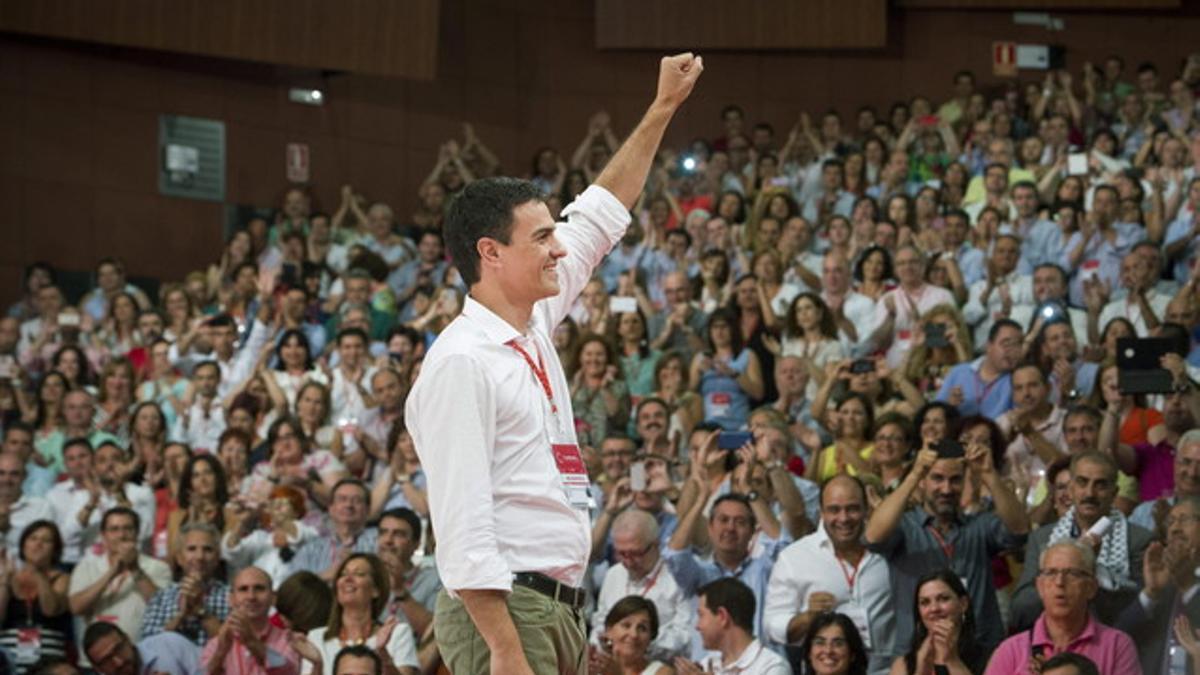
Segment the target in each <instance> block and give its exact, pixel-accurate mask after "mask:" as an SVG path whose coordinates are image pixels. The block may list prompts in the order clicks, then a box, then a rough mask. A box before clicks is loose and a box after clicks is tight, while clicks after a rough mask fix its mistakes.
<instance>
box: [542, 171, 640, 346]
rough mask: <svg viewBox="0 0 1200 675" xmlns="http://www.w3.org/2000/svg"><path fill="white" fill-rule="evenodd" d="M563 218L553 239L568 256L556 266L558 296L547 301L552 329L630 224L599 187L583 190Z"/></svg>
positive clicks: (622, 207)
mask: <svg viewBox="0 0 1200 675" xmlns="http://www.w3.org/2000/svg"><path fill="white" fill-rule="evenodd" d="M562 217H563V220H564V222H561V223H559V224H558V228H557V229H555V231H554V236H555V237H557V238H558V240H559V241H560V242H561V243H562V245H563V247H564V248H565V249H566V250H567V255H566V257H564V258H563V259H562V260H560V261H559V263H558V282H559V292H558V295H556V296H554V297H551V298H547V299H546V307H547V309H548V310H549V312H550V316H549V319H550V322H551V323H550V326H551V328H553V327H554V326H557V325H558V322H560V321H562V320H563V317H565V316H566V315H567V312H569V311H570V310H571V305H573V304H574V303H575V298H577V297H579V294H580V293H582V292H583V287H584V286H586V285H587V282H588V280H589V279H591V278H592V272H593V271H594V270H595V269H596V266H597V265H599V264H600V262H601V261H602V260H604V256H606V255H608V253H609V251H611V250H612V248H613V246H615V245H616V244H617V242H618V241H620V239H621V237H622V236H623V235H624V234H625V228H627V227H628V226H629V221H630V220H631V216H630V215H629V209H627V208H625V205H624V204H622V203H621V201H620V200H618V199H617V198H616V197H615V196H613V194H612V193H611V192H609V191H608V190H606V189H604V188H602V187H600V186H599V185H592V186H591V187H589V188H588V189H586V190H584V191H583V192H582V193H581V194H580V195H579V196H578V197H576V198H575V201H573V202H571V204H570V205H569V206H567V207H566V208H565V209H563V211H562Z"/></svg>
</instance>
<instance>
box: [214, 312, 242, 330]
mask: <svg viewBox="0 0 1200 675" xmlns="http://www.w3.org/2000/svg"><path fill="white" fill-rule="evenodd" d="M207 323H208V327H209V328H237V322H236V321H234V320H233V317H232V316H229V315H228V314H224V313H222V314H218V315H216V316H214V317H213V318H211V319H209V320H208V322H207Z"/></svg>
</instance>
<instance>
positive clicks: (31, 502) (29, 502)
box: [4, 494, 54, 561]
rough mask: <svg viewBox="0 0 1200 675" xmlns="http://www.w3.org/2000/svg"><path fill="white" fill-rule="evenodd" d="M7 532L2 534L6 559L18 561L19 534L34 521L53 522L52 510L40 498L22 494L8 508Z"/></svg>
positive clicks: (48, 503)
mask: <svg viewBox="0 0 1200 675" xmlns="http://www.w3.org/2000/svg"><path fill="white" fill-rule="evenodd" d="M8 509H9V510H8V532H5V533H4V546H5V548H6V549H7V551H8V559H9V560H12V561H17V560H20V559H21V558H20V556H19V555H18V554H19V553H20V552H21V533H22V532H24V531H25V528H26V527H28V526H29V524H30V523H32V522H33V521H35V520H50V521H53V520H54V509H53V508H52V507H51V506H50V502H48V501H47V500H46V499H44V498H42V497H33V496H30V495H26V494H23V495H21V498H20V499H18V500H17V501H15V502H13V503H12V504H11V505H10V506H9V507H8Z"/></svg>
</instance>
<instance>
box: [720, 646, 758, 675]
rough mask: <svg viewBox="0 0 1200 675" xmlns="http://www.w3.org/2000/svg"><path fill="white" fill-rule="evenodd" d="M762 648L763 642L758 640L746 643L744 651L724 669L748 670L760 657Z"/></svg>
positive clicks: (734, 670) (732, 670)
mask: <svg viewBox="0 0 1200 675" xmlns="http://www.w3.org/2000/svg"><path fill="white" fill-rule="evenodd" d="M762 650H763V646H762V644H761V643H760V642H759V641H758V640H752V641H751V642H750V644H748V645H746V648H745V649H743V650H742V653H741V655H739V656H738V658H737V661H734V662H733V663H731V664H729V665H728V666H725V667H724V670H726V671H727V672H735V673H736V672H742V671H744V670H746V669H747V668H749V667H750V664H752V663H754V661H755V660H756V659H757V658H758V655H759V654H760V653H762Z"/></svg>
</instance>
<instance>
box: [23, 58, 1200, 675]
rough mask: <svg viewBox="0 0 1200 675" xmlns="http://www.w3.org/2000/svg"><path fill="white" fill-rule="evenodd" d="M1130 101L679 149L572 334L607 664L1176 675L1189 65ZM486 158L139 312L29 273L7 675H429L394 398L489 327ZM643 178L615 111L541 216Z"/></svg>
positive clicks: (113, 279) (417, 556)
mask: <svg viewBox="0 0 1200 675" xmlns="http://www.w3.org/2000/svg"><path fill="white" fill-rule="evenodd" d="M1130 70H1131V69H1130V68H1128V67H1127V66H1126V64H1125V63H1124V62H1123V61H1122V59H1121V58H1119V57H1117V56H1113V57H1110V58H1108V59H1106V60H1105V62H1104V63H1103V64H1096V65H1093V64H1085V65H1084V67H1083V69H1082V71H1081V73H1080V74H1079V76H1078V78H1073V77H1072V75H1071V74H1070V73H1069V72H1067V71H1057V72H1052V73H1048V74H1047V75H1046V76H1045V78H1044V80H1041V81H1037V82H1029V83H1027V84H1023V85H1019V84H1016V83H1015V82H1014V83H1009V84H1007V85H1003V86H999V87H998V88H997V87H992V88H987V89H983V88H979V87H978V86H977V83H976V81H975V78H974V76H973V75H972V74H971V73H970V72H965V71H964V72H959V73H957V74H956V75H954V78H953V92H954V93H953V96H952V97H951V98H950V99H949V100H946V101H944V102H941V103H940V104H936V105H935V104H934V103H933V102H932V101H931V100H930V99H928V98H925V97H923V96H916V97H914V98H912V99H911V100H909V101H906V102H899V103H896V104H895V105H893V106H892V107H891V108H890V109H889V110H887V111H879V110H875V109H873V108H870V107H863V108H861V109H859V110H857V111H856V113H855V115H854V116H853V117H851V118H843V116H842V115H840V114H839V113H838V112H836V111H832V110H830V111H828V112H825V113H823V114H822V115H820V117H819V119H817V120H815V121H813V120H810V118H809V116H808V115H807V114H802V115H801V116H800V119H799V121H798V122H797V123H796V124H795V126H794V127H792V128H790V129H788V130H787V132H786V134H784V133H780V134H778V135H777V134H776V132H775V129H774V128H773V127H772V126H771V125H770V124H767V123H763V122H760V123H757V124H753V125H751V124H748V121H747V118H746V116H745V112H744V111H743V110H742V109H741V108H739V107H738V106H736V105H730V106H728V107H726V108H725V109H724V110H723V112H722V114H721V120H720V123H721V126H720V127H719V128H718V129H716V130H715V131H716V133H715V134H714V136H715V138H704V139H696V140H694V141H693V142H691V143H690V144H688V145H687V146H686V147H684V148H676V149H672V150H668V149H664V150H663V151H661V152H660V153H659V157H658V159H657V161H656V168H655V170H654V171H653V172H652V174H651V177H650V180H649V181H648V182H647V184H646V186H645V189H644V191H643V193H642V196H641V199H640V200H639V202H638V204H637V205H636V206H635V207H634V209H633V212H632V224H631V225H630V226H629V228H628V230H627V232H626V234H625V235H624V237H623V238H622V239H621V240H620V242H619V244H617V245H616V246H615V248H613V250H612V251H611V252H609V253H608V255H607V256H606V257H605V258H604V261H603V263H602V264H601V266H600V268H599V269H598V273H597V274H596V276H595V277H594V278H592V280H591V281H590V282H588V283H587V285H586V287H585V289H584V290H583V292H582V294H581V295H580V297H579V298H578V300H577V301H576V302H575V304H574V306H573V308H572V309H571V311H570V314H569V317H568V318H567V319H566V320H564V321H563V322H562V323H561V324H560V325H559V326H558V328H557V329H556V331H555V334H554V341H555V347H556V349H557V350H558V356H559V358H560V359H561V361H562V363H563V364H564V366H565V367H566V373H567V376H568V378H569V381H570V397H571V402H572V405H573V410H574V424H575V432H576V435H577V437H578V439H579V441H580V444H581V445H582V446H583V451H584V452H583V454H584V460H585V462H586V463H587V466H588V474H589V475H590V477H591V480H592V482H591V486H590V497H591V501H592V502H594V508H592V509H591V520H592V537H591V561H590V566H589V570H588V574H587V579H588V589H589V591H590V592H589V594H588V597H587V598H586V600H585V603H586V606H587V608H588V609H587V611H588V612H589V616H590V622H589V623H590V630H591V633H590V642H591V646H590V648H589V656H588V661H589V671H590V672H594V673H604V674H606V675H615V674H618V673H620V674H633V673H657V674H658V675H665V674H669V673H700V672H717V673H743V674H750V673H784V672H798V673H819V674H821V675H838V674H849V675H864V674H866V673H872V674H874V675H882V674H884V673H890V674H891V675H928V674H932V673H936V674H938V675H945V674H952V675H966V674H974V675H979V674H982V673H987V674H988V675H1008V674H1013V673H1022V674H1023V673H1027V672H1042V673H1046V674H1050V673H1054V674H1055V675H1067V674H1069V673H1075V674H1078V675H1088V674H1091V673H1103V674H1107V675H1130V674H1133V673H1146V674H1147V675H1150V674H1153V673H1162V674H1163V675H1177V674H1182V673H1190V672H1194V671H1193V670H1192V669H1193V668H1195V667H1197V666H1198V664H1200V632H1198V630H1197V629H1200V623H1197V622H1200V598H1198V597H1197V593H1196V591H1197V589H1200V584H1198V583H1197V569H1198V567H1200V390H1198V389H1197V382H1200V288H1198V287H1200V267H1198V266H1197V265H1196V264H1195V263H1196V260H1197V258H1198V257H1200V104H1198V103H1197V98H1196V97H1197V95H1198V94H1200V54H1197V55H1193V56H1192V57H1190V58H1188V59H1187V60H1186V61H1185V62H1184V63H1182V64H1180V67H1179V69H1178V71H1177V72H1173V73H1171V76H1170V77H1161V76H1160V73H1159V72H1158V70H1157V69H1156V68H1155V66H1154V65H1152V64H1148V63H1147V64H1142V65H1140V66H1138V67H1137V68H1136V70H1135V71H1134V72H1132V73H1130V72H1129V71H1130ZM1130 77H1132V80H1133V81H1132V82H1131V81H1128V80H1129V78H1130ZM714 126H716V125H714ZM463 135H464V137H463V139H461V141H460V140H454V141H449V142H447V143H446V144H445V145H444V146H443V147H442V149H441V152H440V154H439V158H438V162H437V164H436V166H435V167H433V170H432V171H431V172H430V174H429V176H428V178H427V179H426V180H425V181H424V183H423V184H422V185H421V186H420V189H419V196H420V206H419V208H418V209H417V211H416V212H415V213H413V214H412V215H411V216H410V217H407V218H404V217H399V216H398V215H397V214H396V213H395V212H394V210H393V209H392V208H390V207H389V206H388V205H387V204H385V203H383V202H379V201H374V202H372V201H370V200H369V199H367V198H365V197H364V196H363V195H360V194H358V193H357V192H356V191H355V190H354V189H353V188H352V187H351V186H346V187H344V188H343V189H342V192H341V201H340V204H338V205H337V208H336V209H335V210H333V212H332V213H326V212H322V211H320V210H317V209H316V208H314V205H313V203H312V200H311V198H310V196H309V194H308V193H307V192H306V191H305V190H303V189H300V188H292V189H289V190H288V191H287V192H286V195H285V196H284V198H283V200H282V203H281V204H280V206H279V209H278V211H277V215H276V217H275V218H274V220H273V221H270V220H268V219H261V218H255V219H252V220H250V221H249V222H248V223H246V224H245V226H244V228H241V229H238V230H237V231H236V232H235V233H234V234H233V236H232V237H230V239H229V240H228V242H227V244H226V246H225V248H224V250H223V251H220V252H219V254H214V257H215V258H216V262H214V263H213V264H212V265H211V266H209V267H208V268H207V269H204V270H196V271H193V272H190V273H188V274H186V275H185V276H183V278H181V279H171V280H163V283H162V284H161V286H160V287H158V288H157V289H149V288H139V287H138V286H137V285H135V284H133V283H131V282H130V280H129V279H127V278H126V274H125V269H124V266H123V264H122V262H121V261H120V260H119V259H117V258H115V257H109V258H104V259H102V260H100V261H99V262H98V264H97V265H96V267H95V274H94V285H93V287H92V288H90V289H88V290H87V292H86V293H85V294H84V295H82V296H81V297H70V298H68V297H67V294H66V293H65V289H64V288H62V287H60V285H59V283H58V279H57V276H58V275H57V270H56V269H55V266H54V264H53V262H52V261H51V262H37V263H33V264H30V265H29V266H28V268H27V270H26V274H25V275H24V286H23V289H22V293H23V295H22V298H21V299H20V301H19V302H18V303H16V304H15V305H13V306H12V307H11V308H10V309H9V310H8V312H7V315H6V317H5V318H3V319H0V416H2V417H0V421H2V424H3V445H2V448H0V532H3V534H4V545H5V549H4V551H3V552H0V655H2V657H3V659H4V662H5V664H6V665H5V667H7V668H8V669H10V670H8V671H7V672H17V673H34V672H36V673H54V674H64V673H75V672H80V670H79V669H82V668H91V669H93V670H94V671H95V672H98V673H102V674H105V675H110V674H116V673H127V672H138V673H141V672H164V673H198V672H205V673H227V674H230V675H234V674H238V673H256V674H258V673H270V674H272V675H284V674H290V673H301V672H304V673H309V672H322V673H326V674H330V675H332V674H333V673H343V674H345V673H355V674H359V673H388V674H389V675H394V674H396V673H436V672H438V671H439V668H441V662H440V657H439V653H438V645H437V643H436V640H435V635H434V623H433V613H434V610H435V601H436V598H437V596H438V594H439V591H440V590H441V588H442V584H441V581H440V578H439V573H438V569H437V565H436V563H435V561H434V556H433V555H432V552H433V551H434V550H435V547H436V541H435V539H434V536H433V528H432V527H431V523H430V520H429V497H428V494H427V492H426V480H425V476H424V474H423V471H422V465H421V460H420V458H419V457H418V455H417V453H416V451H415V448H414V443H413V436H412V435H411V434H410V429H409V428H408V427H407V426H406V419H405V414H404V412H405V401H406V397H407V394H408V392H409V391H410V389H411V387H412V386H413V383H414V382H415V381H416V379H417V377H418V376H419V374H420V372H421V365H422V358H423V355H424V353H425V351H426V350H427V349H428V348H429V347H430V346H431V345H432V344H433V343H434V342H435V341H436V340H437V339H438V335H439V333H441V331H442V330H443V329H445V328H446V327H447V326H448V325H449V324H450V322H451V321H452V320H454V318H455V317H456V316H457V315H458V314H459V312H461V311H462V308H463V304H464V298H465V291H466V285H465V284H464V283H463V278H462V275H461V274H460V272H459V270H457V269H456V268H455V267H454V265H452V264H451V263H450V261H449V258H448V256H447V253H446V250H445V241H444V239H443V233H442V230H441V226H442V222H443V217H444V215H445V212H446V208H447V206H448V205H449V204H450V202H451V201H452V200H453V199H454V197H455V195H456V194H457V193H458V192H459V191H461V190H462V189H463V187H464V186H465V185H467V184H468V183H470V182H471V181H473V180H475V179H476V178H480V177H488V176H494V175H499V174H501V173H505V172H507V173H514V174H517V173H522V172H521V171H520V170H519V169H517V168H515V167H504V168H502V167H501V165H500V162H499V160H498V158H497V157H496V155H495V154H494V153H492V152H491V151H490V150H489V149H488V148H487V147H486V145H485V144H484V142H483V141H482V140H481V139H480V138H479V137H478V136H477V135H476V134H475V132H474V130H473V129H472V128H471V127H470V126H466V127H465V128H464V134H463ZM617 146H618V138H617V132H616V130H615V129H614V127H613V125H612V120H611V119H610V118H609V116H608V115H606V114H604V113H597V114H596V115H594V116H593V117H592V118H591V119H590V120H589V121H588V127H587V131H586V133H585V135H584V137H583V139H582V141H581V142H580V144H579V146H578V148H577V149H575V151H574V152H573V154H572V155H571V156H570V157H566V156H565V155H561V154H560V153H559V152H558V151H557V150H555V149H553V148H544V149H542V150H540V151H538V152H537V153H536V154H535V156H534V157H533V161H532V165H531V166H530V167H529V170H528V172H527V173H526V177H527V178H528V179H529V180H530V181H531V182H532V183H533V184H534V185H536V186H537V187H538V188H539V189H540V191H541V193H542V194H543V195H544V200H545V203H546V205H547V206H548V207H549V210H550V212H551V214H552V215H553V216H555V217H556V218H557V217H558V215H559V213H560V212H561V211H562V210H563V209H564V208H565V207H566V206H567V205H569V204H571V203H572V202H573V201H574V200H575V198H576V196H578V195H579V194H580V193H581V192H582V191H583V190H584V189H585V188H586V187H587V186H588V184H589V183H591V182H592V181H593V180H594V179H595V178H596V177H597V175H599V173H600V172H601V170H602V169H603V168H604V166H605V164H606V162H607V161H608V159H609V158H610V157H611V155H612V154H613V153H614V152H615V151H616V149H617ZM1149 337H1157V338H1164V339H1166V341H1169V342H1170V344H1172V345H1175V347H1173V348H1172V349H1171V350H1170V351H1168V352H1167V353H1166V354H1165V355H1164V356H1162V357H1161V360H1160V362H1159V363H1158V364H1157V365H1158V366H1160V368H1161V370H1162V372H1163V373H1164V377H1166V378H1167V381H1168V382H1169V386H1168V387H1166V388H1165V389H1163V390H1161V391H1159V392H1158V393H1149V394H1145V393H1134V392H1131V391H1129V390H1128V387H1127V386H1126V385H1125V382H1126V379H1125V378H1124V375H1125V374H1126V373H1125V371H1123V370H1122V368H1121V367H1119V366H1118V361H1119V360H1120V359H1121V356H1122V355H1121V354H1119V353H1118V341H1119V340H1121V339H1122V338H1149ZM1121 344H1128V343H1121ZM463 400H464V402H465V401H469V400H470V399H469V397H466V396H464V398H463ZM455 414H456V411H454V410H446V411H445V415H455ZM446 450H447V452H452V449H451V448H447V449H446ZM554 545H555V542H553V541H547V542H545V546H548V547H550V546H554ZM1193 624H1195V625H1193ZM1031 669H1033V670H1031Z"/></svg>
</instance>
